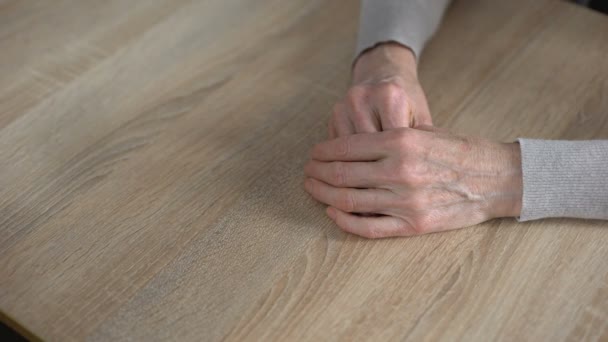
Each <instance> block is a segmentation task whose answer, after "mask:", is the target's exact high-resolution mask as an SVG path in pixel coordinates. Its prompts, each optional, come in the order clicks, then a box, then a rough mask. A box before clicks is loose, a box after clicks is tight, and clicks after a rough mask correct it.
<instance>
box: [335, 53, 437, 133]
mask: <svg viewBox="0 0 608 342" xmlns="http://www.w3.org/2000/svg"><path fill="white" fill-rule="evenodd" d="M432 124H433V120H432V118H431V113H430V110H429V105H428V103H427V99H426V95H425V94H424V90H423V89H422V86H421V85H420V81H419V80H418V72H417V65H416V58H415V57H414V54H413V53H412V51H411V50H410V49H408V48H406V47H404V46H401V45H399V44H394V43H384V44H380V45H379V46H377V47H375V48H373V49H371V50H369V51H366V52H364V53H363V54H362V55H361V56H359V58H358V59H357V61H356V63H355V66H354V69H353V82H352V85H351V87H350V89H349V90H348V93H347V94H346V96H345V97H344V98H343V99H342V100H340V101H338V103H336V105H335V106H334V108H333V114H332V117H331V119H330V120H329V125H328V136H329V138H330V139H333V138H336V137H341V136H345V135H350V134H355V133H371V132H379V131H387V130H390V129H393V128H399V127H415V126H417V125H432Z"/></svg>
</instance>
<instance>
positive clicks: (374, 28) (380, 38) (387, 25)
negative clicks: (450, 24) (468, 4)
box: [355, 0, 449, 59]
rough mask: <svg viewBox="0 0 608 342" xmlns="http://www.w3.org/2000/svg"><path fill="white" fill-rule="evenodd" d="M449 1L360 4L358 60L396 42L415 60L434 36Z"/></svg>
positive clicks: (368, 0)
mask: <svg viewBox="0 0 608 342" xmlns="http://www.w3.org/2000/svg"><path fill="white" fill-rule="evenodd" d="M448 3H449V0H361V15H360V22H359V36H358V40H357V50H356V53H355V59H356V58H357V57H358V56H359V55H360V54H361V53H362V52H363V51H365V50H367V49H369V48H372V47H374V46H376V45H378V44H380V43H386V42H396V43H399V44H402V45H404V46H406V47H408V48H410V49H411V50H412V51H413V52H414V55H415V56H416V58H418V57H419V56H420V53H421V52H422V49H423V47H424V44H425V43H426V42H427V40H429V39H430V37H431V36H432V35H433V33H434V32H435V30H436V29H437V26H439V22H440V20H441V17H442V15H443V12H444V11H445V8H446V7H447V5H448Z"/></svg>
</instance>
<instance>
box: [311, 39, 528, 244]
mask: <svg viewBox="0 0 608 342" xmlns="http://www.w3.org/2000/svg"><path fill="white" fill-rule="evenodd" d="M400 49H402V48H400ZM398 53H401V52H398ZM364 57H366V56H364ZM376 57H378V56H377V55H376V56H374V55H372V56H371V57H369V58H368V57H366V58H368V60H367V61H366V64H365V66H362V67H359V69H357V68H356V69H355V86H353V88H354V89H355V90H354V91H352V90H351V92H349V95H348V96H347V99H346V100H344V101H342V102H341V103H340V104H339V105H338V106H336V108H335V110H334V115H333V117H332V119H331V120H330V125H329V132H328V135H329V139H328V140H327V141H324V142H321V143H319V144H317V145H315V146H314V147H313V149H312V151H311V154H310V157H311V160H310V161H309V162H308V163H307V164H306V166H305V168H304V173H305V175H306V180H305V184H304V187H305V189H306V191H307V192H308V193H310V194H311V195H312V197H314V198H315V199H316V200H318V201H320V202H322V203H325V204H327V205H328V207H327V214H328V216H329V217H330V218H332V219H333V220H334V221H335V223H336V224H337V225H338V226H339V227H340V228H341V229H343V230H344V231H347V232H350V233H354V234H357V235H360V236H364V237H367V238H382V237H390V236H410V235H418V234H425V233H431V232H438V231H445V230H451V229H456V228H461V227H466V226H470V225H474V224H477V223H480V222H483V221H486V220H489V219H492V218H495V217H506V216H518V215H519V212H520V211H521V196H522V176H521V160H520V151H519V146H517V144H516V143H511V144H507V143H498V142H493V141H489V140H485V139H481V138H475V137H463V136H458V135H455V134H452V133H450V132H448V131H446V130H443V129H439V128H435V127H433V126H430V125H429V124H430V123H431V119H430V114H429V111H428V105H427V104H426V98H425V97H424V93H422V88H421V87H420V84H419V83H418V81H417V78H416V77H415V75H413V76H412V74H407V73H403V72H402V71H399V70H396V69H395V68H394V67H391V65H393V66H394V65H398V66H401V67H402V66H403V65H405V64H406V63H394V58H395V54H393V55H390V54H389V56H388V57H387V56H386V53H384V54H383V55H381V56H380V57H379V58H376ZM387 58H388V59H389V60H388V61H387V60H386V59H387ZM406 58H407V57H406ZM383 59H384V60H383ZM378 60H380V61H379V62H378ZM374 63H379V64H378V65H380V67H378V66H376V67H373V64H374ZM370 65H372V67H370ZM366 67H369V68H371V70H375V72H374V73H375V76H374V77H368V78H367V79H365V77H364V81H359V82H357V81H356V80H357V78H358V76H360V75H364V74H365V72H360V70H365V69H366ZM358 70H359V72H358ZM378 70H380V72H379V73H378V72H377V71H378ZM391 74H393V76H391ZM377 75H380V77H377ZM403 75H406V76H405V77H403ZM374 79H376V80H380V81H374ZM387 79H388V81H387ZM395 80H397V81H395ZM412 126H414V127H412Z"/></svg>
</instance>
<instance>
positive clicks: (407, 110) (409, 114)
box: [372, 88, 413, 131]
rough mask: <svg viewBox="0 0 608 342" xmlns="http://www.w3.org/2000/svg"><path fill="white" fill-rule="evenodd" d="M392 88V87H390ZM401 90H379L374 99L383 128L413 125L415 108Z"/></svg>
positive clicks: (384, 129)
mask: <svg viewBox="0 0 608 342" xmlns="http://www.w3.org/2000/svg"><path fill="white" fill-rule="evenodd" d="M389 89H391V88H389ZM398 91H399V92H400V90H391V91H384V92H379V93H377V94H376V95H375V98H374V99H373V100H372V101H373V102H372V103H374V104H375V107H376V109H377V111H378V114H379V116H380V123H381V126H382V130H383V131H386V130H389V129H395V128H400V127H411V125H412V119H413V108H412V106H411V104H410V103H409V101H407V98H406V97H405V96H403V95H402V94H397V92H398Z"/></svg>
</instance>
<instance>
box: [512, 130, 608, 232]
mask: <svg viewBox="0 0 608 342" xmlns="http://www.w3.org/2000/svg"><path fill="white" fill-rule="evenodd" d="M518 141H519V144H520V146H521V161H522V171H523V199H522V209H521V216H520V217H519V221H529V220H535V219H540V218H545V217H574V218H589V219H608V140H594V141H563V140H536V139H521V138H520V139H518Z"/></svg>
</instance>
